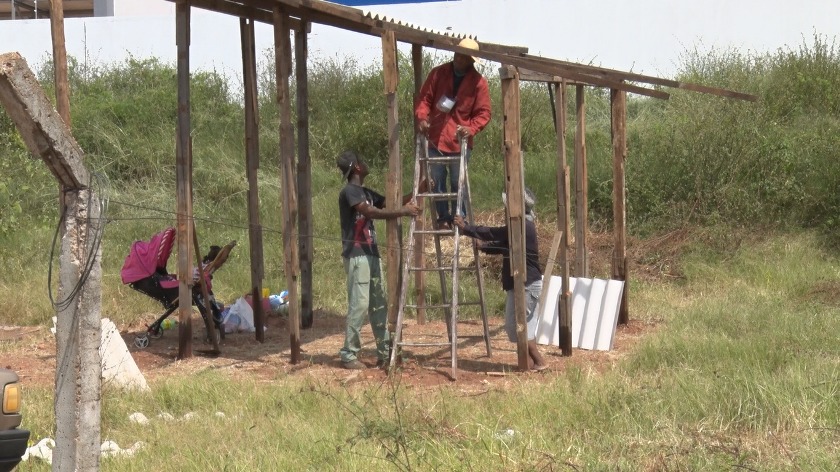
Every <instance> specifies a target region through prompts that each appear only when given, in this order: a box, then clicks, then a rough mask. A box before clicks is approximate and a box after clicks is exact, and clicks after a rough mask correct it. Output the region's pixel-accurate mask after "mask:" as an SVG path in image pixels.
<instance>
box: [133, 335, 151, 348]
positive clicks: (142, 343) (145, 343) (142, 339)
mask: <svg viewBox="0 0 840 472" xmlns="http://www.w3.org/2000/svg"><path fill="white" fill-rule="evenodd" d="M134 345H135V346H137V347H138V348H140V349H146V348H147V347H149V337H148V336H146V335H145V334H144V335H143V336H137V337H136V338H134Z"/></svg>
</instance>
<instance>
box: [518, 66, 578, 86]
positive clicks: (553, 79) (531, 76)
mask: <svg viewBox="0 0 840 472" xmlns="http://www.w3.org/2000/svg"><path fill="white" fill-rule="evenodd" d="M519 80H521V81H526V82H548V83H552V84H559V83H561V82H565V83H566V85H578V82H575V81H574V80H567V79H565V78H563V77H560V76H559V75H550V74H545V73H543V72H536V71H533V70H528V69H523V68H520V69H519Z"/></svg>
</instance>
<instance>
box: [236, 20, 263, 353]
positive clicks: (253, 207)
mask: <svg viewBox="0 0 840 472" xmlns="http://www.w3.org/2000/svg"><path fill="white" fill-rule="evenodd" d="M239 32H240V34H241V37H242V82H243V85H244V89H245V107H244V108H245V174H246V176H247V179H248V246H249V253H250V261H251V300H252V301H253V308H254V328H255V333H256V334H255V337H256V339H257V341H259V342H264V341H265V319H264V315H265V313H264V310H263V303H262V286H263V279H264V278H265V266H264V263H265V257H264V255H263V237H262V225H261V224H260V196H259V184H258V182H259V179H258V177H259V169H260V141H259V140H260V125H259V112H258V108H259V105H258V100H257V61H256V51H255V46H254V20H248V19H246V18H240V19H239Z"/></svg>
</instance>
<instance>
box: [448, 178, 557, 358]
mask: <svg viewBox="0 0 840 472" xmlns="http://www.w3.org/2000/svg"><path fill="white" fill-rule="evenodd" d="M503 198H504V194H503ZM535 203H536V198H535V197H534V193H533V192H531V190H530V189H527V188H526V189H525V305H526V306H525V320H526V323H527V325H528V326H527V331H528V357H529V362H528V364H529V365H530V366H531V368H532V369H534V370H543V369H545V368H546V367H548V364H546V361H545V359H544V358H543V356H542V354H541V353H540V351H539V348H537V334H536V333H537V324H538V323H539V317H538V316H537V313H536V310H537V304H538V302H539V300H540V294H541V293H542V269H540V254H539V246H538V239H537V227H536V225H535V224H534V220H535V219H536V214H535V213H534V204H535ZM505 204H507V201H506V199H505ZM454 223H455V226H457V227H458V228H459V229H460V230H461V234H463V235H464V236H469V237H471V238H475V239H478V240H479V241H483V243H482V245H481V247H480V249H481V251H482V252H484V253H487V254H501V255H502V289H504V291H505V292H506V293H507V298H506V300H505V332H507V335H508V339H509V340H510V341H511V342H514V343H515V342H516V315H515V313H514V311H513V310H514V307H513V288H514V286H513V272H511V270H510V246H509V241H508V227H507V226H496V227H489V226H473V225H468V224H467V223H466V222H465V221H464V219H463V218H462V217H461V216H456V217H455V219H454Z"/></svg>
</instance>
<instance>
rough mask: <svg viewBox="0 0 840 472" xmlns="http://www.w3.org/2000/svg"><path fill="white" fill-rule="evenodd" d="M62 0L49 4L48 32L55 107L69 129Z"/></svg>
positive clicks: (68, 98)
mask: <svg viewBox="0 0 840 472" xmlns="http://www.w3.org/2000/svg"><path fill="white" fill-rule="evenodd" d="M63 1H64V0H52V1H51V2H50V31H51V32H52V46H53V77H54V79H55V107H56V109H57V110H58V114H59V116H61V119H62V120H64V122H65V123H67V127H68V128H70V127H71V124H70V86H69V84H68V83H67V48H66V47H65V44H64V7H63V3H62V2H63Z"/></svg>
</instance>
